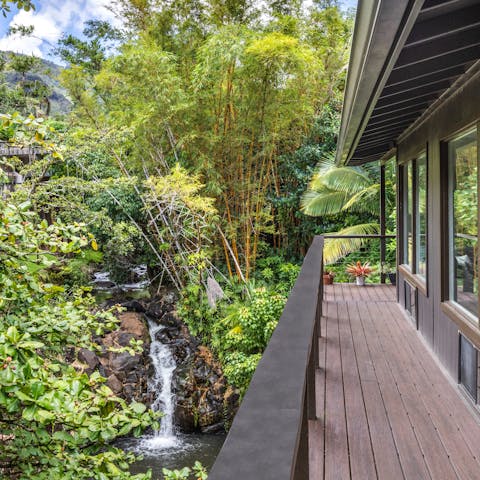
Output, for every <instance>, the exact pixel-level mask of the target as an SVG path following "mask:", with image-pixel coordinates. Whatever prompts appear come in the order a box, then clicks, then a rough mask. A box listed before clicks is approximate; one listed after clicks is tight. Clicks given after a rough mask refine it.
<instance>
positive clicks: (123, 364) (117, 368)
mask: <svg viewBox="0 0 480 480" xmlns="http://www.w3.org/2000/svg"><path fill="white" fill-rule="evenodd" d="M141 360H142V356H141V355H130V354H129V353H128V352H122V353H112V354H111V360H110V362H109V366H110V368H111V369H112V370H113V371H114V372H118V373H119V374H122V375H125V374H126V373H127V372H130V371H132V370H134V369H135V368H137V367H138V365H139V364H140V362H141Z"/></svg>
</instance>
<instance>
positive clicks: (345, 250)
mask: <svg viewBox="0 0 480 480" xmlns="http://www.w3.org/2000/svg"><path fill="white" fill-rule="evenodd" d="M379 230H380V226H379V225H378V223H363V224H360V225H354V226H352V227H346V228H343V229H342V230H340V231H338V232H335V235H372V234H376V233H378V232H379ZM368 241H369V239H368V238H326V239H325V247H324V249H323V261H324V263H325V264H330V263H334V262H336V261H337V260H339V259H340V258H342V257H345V256H346V255H348V254H349V253H352V252H355V251H356V250H358V249H359V248H360V247H362V246H363V245H365V244H366V243H367V242H368Z"/></svg>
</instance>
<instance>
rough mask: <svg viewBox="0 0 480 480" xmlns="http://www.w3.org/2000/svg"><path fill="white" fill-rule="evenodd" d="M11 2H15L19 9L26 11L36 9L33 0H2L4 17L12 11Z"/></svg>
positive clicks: (0, 8) (0, 7) (1, 8)
mask: <svg viewBox="0 0 480 480" xmlns="http://www.w3.org/2000/svg"><path fill="white" fill-rule="evenodd" d="M10 4H13V5H15V6H16V7H17V8H18V9H20V10H25V11H26V12H28V11H30V10H34V9H35V4H34V3H33V1H32V0H2V2H1V3H0V11H1V12H2V15H3V16H4V17H6V16H7V13H8V12H10Z"/></svg>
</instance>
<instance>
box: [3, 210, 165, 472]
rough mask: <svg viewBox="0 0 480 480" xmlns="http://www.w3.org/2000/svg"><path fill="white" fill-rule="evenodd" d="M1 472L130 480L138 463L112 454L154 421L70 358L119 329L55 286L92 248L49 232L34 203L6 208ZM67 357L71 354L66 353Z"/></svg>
mask: <svg viewBox="0 0 480 480" xmlns="http://www.w3.org/2000/svg"><path fill="white" fill-rule="evenodd" d="M0 211H1V212H2V213H1V214H0V431H1V432H2V435H1V441H2V447H1V449H0V473H1V474H6V475H9V476H10V477H11V478H25V479H26V478H28V479H31V480H41V479H42V480H43V479H46V478H50V479H52V480H60V479H66V478H75V479H79V480H81V479H91V478H94V479H96V480H106V479H130V478H137V479H140V478H142V479H143V478H147V476H146V475H140V476H132V475H130V473H129V472H128V465H129V463H131V462H132V461H133V460H134V456H133V455H131V454H125V453H124V452H122V451H121V450H119V449H117V448H114V447H112V446H111V442H112V441H113V440H114V439H115V438H116V437H119V436H122V435H127V434H134V435H140V433H141V432H142V430H143V429H144V428H146V427H148V426H151V425H155V418H156V417H155V414H153V413H152V412H148V411H147V409H146V407H145V406H144V405H143V404H140V403H135V402H134V403H132V404H130V405H127V404H126V403H125V401H124V400H122V399H120V398H118V397H116V396H115V395H114V394H113V392H112V391H111V390H110V388H108V387H107V386H106V385H105V384H104V383H105V379H104V378H103V377H102V376H101V375H100V374H99V373H98V372H97V373H93V374H92V375H90V376H88V375H87V374H85V373H83V372H82V371H79V370H76V369H75V368H74V366H73V365H72V364H71V363H70V362H71V361H70V362H69V361H67V360H66V359H67V358H68V357H69V356H70V357H71V356H72V355H75V351H76V350H77V349H78V348H82V347H83V348H87V349H90V350H94V349H95V348H96V347H95V344H93V342H92V338H93V336H94V335H102V334H103V333H104V332H107V331H109V330H111V329H112V328H114V327H115V325H116V322H117V320H116V318H115V317H114V315H113V314H112V312H110V311H101V310H98V309H96V308H95V307H94V301H93V299H92V298H91V297H90V296H89V295H88V294H87V293H86V291H85V290H84V289H83V290H82V289H81V290H78V291H69V290H67V289H65V288H64V287H63V286H59V285H56V284H55V283H53V282H52V279H53V278H54V277H55V274H56V272H58V271H59V270H61V269H62V268H63V267H64V266H65V265H67V264H68V261H69V259H70V257H71V256H73V255H75V254H76V253H78V252H79V251H81V249H83V248H85V247H88V246H93V247H95V246H96V245H95V242H94V239H93V238H92V236H91V235H88V233H87V232H85V228H84V227H82V226H81V225H70V226H66V225H62V224H50V225H49V224H47V222H46V221H45V220H43V221H40V219H39V218H38V216H37V215H36V214H35V213H34V212H32V211H31V210H30V205H29V204H28V203H25V204H22V205H19V206H15V205H12V204H9V205H6V204H5V203H0ZM69 352H70V353H69Z"/></svg>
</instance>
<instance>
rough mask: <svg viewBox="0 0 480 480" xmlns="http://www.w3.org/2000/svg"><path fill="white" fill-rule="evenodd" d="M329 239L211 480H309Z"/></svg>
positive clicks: (300, 282) (317, 246)
mask: <svg viewBox="0 0 480 480" xmlns="http://www.w3.org/2000/svg"><path fill="white" fill-rule="evenodd" d="M322 269H323V237H320V236H318V237H315V239H314V241H313V243H312V245H311V247H310V249H309V251H308V253H307V255H306V257H305V259H304V262H303V266H302V269H301V271H300V274H299V276H298V279H297V282H296V283H295V286H294V287H293V290H292V292H291V294H290V296H289V299H288V302H287V304H286V306H285V309H284V311H283V314H282V316H281V318H280V321H279V323H278V326H277V328H276V329H275V332H274V333H273V335H272V338H271V340H270V342H269V344H268V346H267V348H266V350H265V353H264V354H263V357H262V359H261V360H260V363H259V365H258V367H257V370H256V372H255V374H254V376H253V379H252V381H251V383H250V387H249V388H248V391H247V393H246V394H245V397H244V399H243V402H242V405H241V407H240V409H239V411H238V413H237V415H236V417H235V420H234V422H233V424H232V427H231V429H230V432H229V434H228V436H227V439H226V440H225V443H224V445H223V448H222V450H221V451H220V453H219V455H218V457H217V460H216V462H215V464H214V466H213V467H212V470H211V472H210V474H209V477H208V478H209V480H227V479H228V480H308V478H309V465H308V420H309V419H315V418H316V411H315V370H316V368H317V367H318V337H319V335H320V333H321V332H320V319H321V316H322V298H323V284H322Z"/></svg>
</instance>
